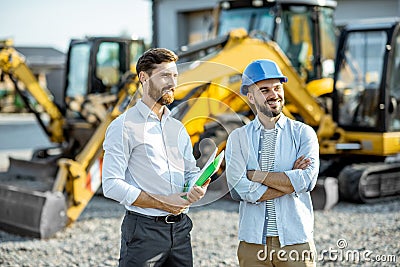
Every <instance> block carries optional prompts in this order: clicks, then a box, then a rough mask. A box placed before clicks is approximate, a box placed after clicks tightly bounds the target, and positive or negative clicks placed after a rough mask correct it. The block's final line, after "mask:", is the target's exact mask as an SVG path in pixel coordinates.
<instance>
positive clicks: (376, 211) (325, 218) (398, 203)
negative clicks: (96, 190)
mask: <svg viewBox="0 0 400 267" xmlns="http://www.w3.org/2000/svg"><path fill="white" fill-rule="evenodd" d="M212 194H213V193H211V192H210V194H209V193H207V195H208V196H209V198H208V199H207V201H206V202H212V203H210V204H205V205H201V206H199V207H193V208H191V210H190V212H189V214H190V217H191V218H192V220H193V222H194V227H193V231H192V245H193V253H194V266H195V267H198V266H207V267H219V266H238V262H237V259H236V249H237V245H238V240H237V230H238V211H237V209H238V203H237V202H233V201H230V200H227V199H219V200H217V201H210V200H215V199H218V196H214V195H212ZM206 202H205V203H206ZM203 204H204V203H203ZM123 214H124V209H123V207H122V206H120V205H118V204H117V203H116V202H113V201H111V200H107V199H105V198H103V197H101V196H96V197H94V198H93V199H92V201H91V202H90V204H89V205H88V207H87V208H86V209H85V211H84V212H83V214H82V215H81V217H80V218H79V220H78V221H77V222H75V223H74V224H73V225H71V226H70V227H68V228H66V229H64V230H62V231H60V232H58V233H57V234H56V235H55V236H54V237H52V238H49V239H46V240H38V239H32V238H27V237H20V236H16V235H11V234H8V233H5V232H1V231H0V266H117V264H118V253H119V242H120V223H121V220H122V217H123ZM399 240H400V200H394V201H388V202H382V203H376V204H363V205H358V204H351V203H339V204H338V205H336V206H335V207H334V208H333V209H331V210H329V211H316V212H315V243H316V246H317V252H318V257H319V262H318V266H400V242H399ZM340 248H342V249H340ZM323 251H326V253H325V254H323V253H322V252H323ZM368 251H370V252H368ZM357 255H359V256H360V259H361V260H360V261H356V260H355V259H356V257H357ZM365 256H368V258H369V259H371V260H372V259H377V258H376V257H377V256H378V257H381V259H386V261H388V260H391V261H392V262H383V261H380V262H373V261H365V260H363V259H362V258H363V257H365ZM346 257H347V260H346ZM391 257H392V258H391ZM393 257H396V258H395V259H394V260H395V261H393Z"/></svg>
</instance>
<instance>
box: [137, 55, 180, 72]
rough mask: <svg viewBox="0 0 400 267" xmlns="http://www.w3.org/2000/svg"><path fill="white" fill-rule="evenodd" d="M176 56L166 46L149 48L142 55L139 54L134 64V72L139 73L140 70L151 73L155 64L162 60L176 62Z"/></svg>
mask: <svg viewBox="0 0 400 267" xmlns="http://www.w3.org/2000/svg"><path fill="white" fill-rule="evenodd" d="M176 61H178V56H177V55H176V54H175V53H174V52H172V51H171V50H169V49H166V48H150V49H149V50H147V51H146V52H144V53H143V55H141V56H140V58H139V60H138V62H137V64H136V73H137V74H138V75H139V73H140V72H141V71H144V72H146V73H147V74H148V75H151V73H152V71H153V70H154V69H155V68H156V66H155V65H158V64H161V63H163V62H176Z"/></svg>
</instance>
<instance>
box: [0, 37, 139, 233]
mask: <svg viewBox="0 0 400 267" xmlns="http://www.w3.org/2000/svg"><path fill="white" fill-rule="evenodd" d="M143 51H144V42H143V40H131V39H126V38H119V37H90V38H89V37H88V38H85V39H82V40H77V39H74V40H72V41H71V43H70V46H69V50H68V57H67V66H66V75H65V91H64V98H63V99H54V96H53V95H54V94H51V88H43V87H42V86H41V85H40V84H39V82H38V80H37V78H36V77H35V75H34V74H33V73H32V71H31V70H30V69H29V67H28V66H27V64H26V62H25V58H24V57H23V56H22V55H21V54H19V53H18V52H17V51H16V50H15V48H14V47H13V45H12V42H11V41H4V42H2V43H1V44H0V71H1V76H2V77H3V78H4V77H5V76H9V77H10V79H11V80H12V81H13V82H14V86H15V90H16V91H17V92H18V93H19V94H20V95H21V97H22V98H23V99H24V100H25V103H26V105H27V106H28V108H30V110H31V111H32V112H33V113H34V114H35V115H36V118H37V119H38V121H39V123H40V125H41V126H42V128H43V130H44V132H45V133H46V134H47V135H48V137H49V140H51V142H52V144H54V145H53V146H52V147H50V148H42V149H38V150H36V151H34V152H33V155H32V158H31V160H29V161H26V160H20V159H13V158H10V164H9V169H8V170H7V172H5V173H0V229H3V230H6V231H9V232H12V233H17V234H20V235H29V236H33V237H39V238H47V237H50V236H52V235H53V234H54V233H55V232H57V231H58V230H60V229H62V228H64V227H66V226H67V225H69V224H71V223H72V222H74V221H76V220H77V219H78V217H79V215H80V214H81V212H82V211H83V210H84V208H85V207H86V206H87V204H88V202H89V201H90V199H91V198H92V196H93V194H94V193H95V192H96V191H97V190H98V188H99V186H100V185H101V163H102V153H103V150H102V142H103V140H104V135H105V131H106V129H107V126H108V125H109V124H110V122H111V121H112V120H113V119H114V118H115V117H116V116H118V115H119V114H121V113H122V112H123V111H124V110H125V109H126V108H128V107H129V106H130V105H131V104H134V103H135V99H137V97H139V96H140V90H137V88H138V86H137V84H136V83H137V79H135V75H134V73H135V71H134V63H135V62H136V60H137V57H138V56H140V55H141V54H142V52H143ZM28 98H33V99H34V100H36V102H37V104H38V105H37V106H40V107H41V109H42V110H43V112H39V111H38V110H37V109H36V108H35V107H34V106H33V105H32V104H31V103H32V101H30V99H28ZM44 115H45V116H44ZM46 118H47V119H46ZM27 138H29V137H27Z"/></svg>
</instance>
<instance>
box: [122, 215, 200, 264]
mask: <svg viewBox="0 0 400 267" xmlns="http://www.w3.org/2000/svg"><path fill="white" fill-rule="evenodd" d="M192 226H193V224H192V221H191V219H190V218H189V217H188V216H187V215H183V217H182V219H181V220H180V221H178V222H175V223H171V224H168V223H166V222H165V221H164V220H158V221H157V220H155V219H154V218H150V217H148V216H147V217H145V216H142V215H139V214H134V213H131V212H127V213H126V215H125V217H124V220H123V222H122V226H121V250H120V259H119V266H120V267H128V266H129V267H136V266H140V267H142V266H146V267H149V266H152V267H153V266H154V267H158V266H162V267H169V266H171V267H172V266H173V267H179V266H182V267H191V266H193V255H192V245H191V241H190V231H191V230H192Z"/></svg>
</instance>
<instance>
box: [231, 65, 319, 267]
mask: <svg viewBox="0 0 400 267" xmlns="http://www.w3.org/2000/svg"><path fill="white" fill-rule="evenodd" d="M287 81H288V79H287V77H286V76H284V75H283V74H282V72H281V70H280V69H279V66H278V65H277V64H276V63H275V62H273V61H271V60H265V59H262V60H256V61H253V62H251V63H250V64H249V65H248V66H247V67H246V69H245V70H244V73H243V75H242V85H241V88H240V92H241V93H242V94H243V95H246V96H247V98H248V101H249V102H250V103H251V104H252V105H254V107H255V111H256V113H257V116H256V117H255V119H254V120H253V121H251V122H250V123H249V124H247V125H245V126H243V127H241V128H238V129H236V130H234V131H233V132H232V133H231V134H230V135H229V137H228V142H227V148H226V165H227V166H226V177H227V181H228V185H229V187H230V189H231V195H232V197H233V198H234V199H237V200H240V207H239V215H240V223H239V240H240V243H239V247H238V259H239V264H240V266H241V267H243V266H251V267H254V266H315V258H316V255H315V253H316V251H315V246H314V241H313V231H314V215H313V207H312V202H311V196H310V191H311V190H312V189H313V188H314V186H315V184H316V181H317V177H318V171H319V145H318V139H317V136H316V133H315V131H314V130H313V129H312V128H311V127H310V126H308V125H306V124H304V123H302V122H299V121H294V120H292V119H289V118H288V117H286V116H285V115H284V114H283V113H282V109H283V106H284V104H285V98H284V89H283V84H284V83H286V82H287Z"/></svg>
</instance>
